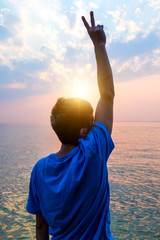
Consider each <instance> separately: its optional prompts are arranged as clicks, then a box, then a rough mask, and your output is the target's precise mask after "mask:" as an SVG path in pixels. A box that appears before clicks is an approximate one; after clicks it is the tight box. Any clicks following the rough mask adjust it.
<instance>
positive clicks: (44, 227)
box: [36, 214, 49, 240]
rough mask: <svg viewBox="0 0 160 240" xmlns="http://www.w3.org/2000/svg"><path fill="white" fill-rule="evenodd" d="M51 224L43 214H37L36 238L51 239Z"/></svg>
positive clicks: (38, 239) (39, 239) (41, 239)
mask: <svg viewBox="0 0 160 240" xmlns="http://www.w3.org/2000/svg"><path fill="white" fill-rule="evenodd" d="M48 230H49V226H48V224H47V222H46V220H45V219H44V217H43V215H42V214H37V215H36V239H37V240H48V239H49V232H48Z"/></svg>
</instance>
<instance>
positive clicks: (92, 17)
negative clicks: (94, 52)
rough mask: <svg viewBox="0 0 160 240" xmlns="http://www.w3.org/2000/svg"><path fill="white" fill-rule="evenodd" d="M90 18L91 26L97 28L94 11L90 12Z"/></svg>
mask: <svg viewBox="0 0 160 240" xmlns="http://www.w3.org/2000/svg"><path fill="white" fill-rule="evenodd" d="M90 18H91V26H92V27H93V28H94V27H95V20H94V13H93V11H91V12H90Z"/></svg>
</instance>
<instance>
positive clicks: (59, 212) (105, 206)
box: [27, 12, 114, 240]
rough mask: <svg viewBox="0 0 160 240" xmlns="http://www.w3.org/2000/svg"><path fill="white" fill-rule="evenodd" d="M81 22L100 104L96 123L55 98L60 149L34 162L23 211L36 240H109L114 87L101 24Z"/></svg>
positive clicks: (73, 103) (86, 108) (79, 103)
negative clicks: (27, 214)
mask: <svg viewBox="0 0 160 240" xmlns="http://www.w3.org/2000/svg"><path fill="white" fill-rule="evenodd" d="M90 18H91V26H89V24H88V22H87V21H86V19H85V18H84V17H82V21H83V23H84V25H85V27H86V29H87V31H88V34H89V36H90V38H91V40H92V42H93V44H94V50H95V56H96V62H97V75H98V86H99V92H100V100H99V102H98V104H97V108H96V113H95V121H94V118H93V109H92V107H91V105H90V104H89V103H88V102H87V101H85V100H80V99H74V98H69V99H65V98H60V99H58V101H57V103H56V105H55V106H54V107H53V109H52V112H51V125H52V128H53V129H54V131H55V132H56V134H57V136H58V137H59V139H60V141H61V143H62V145H61V149H60V150H59V152H57V153H55V154H51V155H49V156H47V157H45V158H43V159H41V160H39V161H38V162H37V163H36V165H35V166H34V168H33V170H32V174H31V180H30V189H29V196H28V202H27V211H28V212H30V213H32V214H36V238H37V239H38V240H40V239H41V240H46V239H49V234H51V235H52V239H59V240H104V239H105V240H106V239H107V240H111V239H112V240H113V237H112V235H111V232H110V213H109V198H110V196H109V183H108V171H107V167H106V162H107V160H108V157H109V155H110V153H111V152H112V150H113V148H114V144H113V141H112V139H111V136H110V134H111V132H112V123H113V99H114V85H113V77H112V71H111V67H110V63H109V60H108V56H107V53H106V49H105V45H106V36H105V33H104V31H103V26H102V25H97V26H96V25H95V20H94V15H93V12H90Z"/></svg>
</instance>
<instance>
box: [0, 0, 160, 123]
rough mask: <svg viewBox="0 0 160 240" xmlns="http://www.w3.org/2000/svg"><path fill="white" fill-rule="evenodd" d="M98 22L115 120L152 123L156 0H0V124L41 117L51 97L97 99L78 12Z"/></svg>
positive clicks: (158, 37)
mask: <svg viewBox="0 0 160 240" xmlns="http://www.w3.org/2000/svg"><path fill="white" fill-rule="evenodd" d="M91 10H92V11H94V14H95V19H96V23H97V24H103V25H104V30H105V33H106V37H107V45H106V49H107V52H108V56H109V59H110V62H111V66H112V70H113V76H114V82H115V104H114V120H115V121H160V111H159V106H160V90H159V89H160V4H159V0H145V1H144V0H134V1H126V0H123V1H122V0H118V1H116V0H112V1H108V0H106V1H104V0H95V1H86V0H83V1H82V0H68V1H64V0H63V1H62V0H45V1H44V0H32V1H31V0H27V1H26V0H20V1H19V0H0V123H46V122H49V116H50V111H51V107H52V106H53V105H54V104H55V102H56V99H57V98H58V97H81V98H85V99H86V100H88V101H90V102H91V104H92V105H93V107H94V108H95V107H96V104H97V101H98V99H99V93H98V87H97V79H96V62H95V57H94V50H93V45H92V43H91V41H90V39H89V37H88V35H87V32H86V29H85V28H84V26H83V23H82V20H81V16H82V15H84V16H85V17H86V18H87V20H88V21H89V12H90V11H91Z"/></svg>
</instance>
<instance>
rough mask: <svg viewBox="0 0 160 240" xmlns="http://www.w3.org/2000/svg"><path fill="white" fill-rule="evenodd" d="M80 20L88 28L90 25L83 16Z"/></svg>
mask: <svg viewBox="0 0 160 240" xmlns="http://www.w3.org/2000/svg"><path fill="white" fill-rule="evenodd" d="M82 21H83V23H84V26H85V27H86V28H87V30H89V28H90V26H89V24H88V22H87V20H86V19H85V17H84V16H82Z"/></svg>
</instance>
